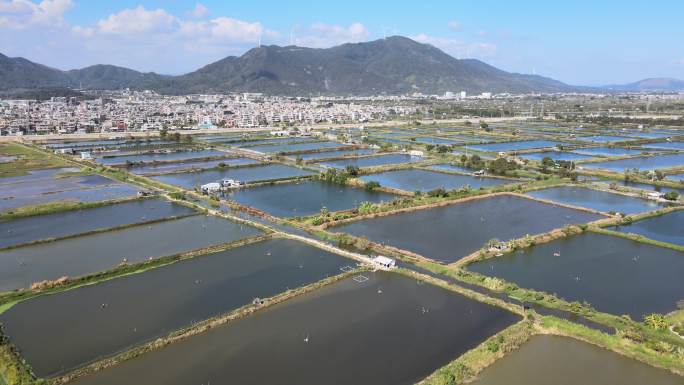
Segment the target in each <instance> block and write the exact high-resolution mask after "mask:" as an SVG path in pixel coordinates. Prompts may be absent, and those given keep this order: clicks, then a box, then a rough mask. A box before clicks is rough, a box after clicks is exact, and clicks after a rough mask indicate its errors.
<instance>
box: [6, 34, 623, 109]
mask: <svg viewBox="0 0 684 385" xmlns="http://www.w3.org/2000/svg"><path fill="white" fill-rule="evenodd" d="M615 87H617V86H615ZM121 88H131V89H150V90H154V91H157V92H159V93H162V94H170V95H174V94H189V93H229V92H260V93H264V94H269V95H292V96H310V95H314V96H315V95H378V94H409V93H414V92H420V93H423V94H443V93H445V92H447V91H453V92H459V91H467V92H468V93H471V94H472V93H480V92H493V93H500V92H509V93H528V92H547V93H548V92H571V91H587V90H590V89H589V88H586V87H576V86H570V85H567V84H565V83H562V82H560V81H557V80H553V79H550V78H546V77H542V76H537V75H526V74H517V73H510V72H506V71H502V70H500V69H498V68H495V67H493V66H491V65H488V64H486V63H484V62H482V61H480V60H476V59H456V58H454V57H452V56H450V55H448V54H446V53H444V52H443V51H441V50H439V49H438V48H436V47H434V46H432V45H429V44H422V43H419V42H416V41H414V40H411V39H409V38H406V37H401V36H393V37H388V38H386V39H380V40H375V41H370V42H363V43H348V44H342V45H339V46H335V47H331V48H305V47H298V46H286V47H280V46H276V45H270V46H263V47H258V48H253V49H251V50H249V51H247V52H246V53H245V54H243V55H242V56H239V57H238V56H229V57H226V58H224V59H221V60H219V61H216V62H214V63H211V64H208V65H206V66H204V67H202V68H200V69H198V70H196V71H194V72H190V73H187V74H184V75H179V76H169V75H160V74H156V73H152V72H149V73H143V72H138V71H135V70H131V69H128V68H123V67H117V66H113V65H94V66H90V67H86V68H82V69H74V70H69V71H61V70H58V69H55V68H51V67H48V66H45V65H42V64H37V63H34V62H31V61H29V60H26V59H24V58H9V57H7V56H4V55H2V54H0V91H2V92H4V93H5V94H6V93H8V92H17V91H19V92H26V91H27V90H29V91H30V90H36V89H50V90H66V89H108V90H112V89H121Z"/></svg>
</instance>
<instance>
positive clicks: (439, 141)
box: [415, 137, 463, 146]
mask: <svg viewBox="0 0 684 385" xmlns="http://www.w3.org/2000/svg"><path fill="white" fill-rule="evenodd" d="M415 142H418V143H423V144H432V145H437V146H439V145H446V146H451V145H455V144H462V143H463V142H462V141H460V140H454V139H446V138H434V137H417V138H416V140H415Z"/></svg>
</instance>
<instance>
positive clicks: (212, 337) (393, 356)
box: [75, 272, 519, 385]
mask: <svg viewBox="0 0 684 385" xmlns="http://www.w3.org/2000/svg"><path fill="white" fill-rule="evenodd" d="M363 276H364V277H366V278H368V279H367V280H365V281H362V280H361V279H357V280H354V279H351V278H349V279H345V280H343V281H340V282H337V283H334V284H331V285H329V286H326V287H323V288H321V289H319V290H316V291H315V292H312V293H308V294H305V295H302V296H299V297H296V298H294V299H291V300H289V301H287V302H284V303H281V304H278V305H275V306H273V307H271V308H267V309H264V310H262V311H259V312H257V313H255V314H253V315H251V316H248V317H246V318H243V319H239V320H236V321H234V322H231V323H229V324H226V325H223V326H220V327H216V328H213V329H212V330H209V331H208V332H206V333H203V334H200V335H197V336H194V337H192V338H189V339H186V340H183V341H179V342H177V343H175V344H172V345H169V346H167V347H165V348H163V349H160V350H156V351H153V352H150V353H148V354H145V355H143V356H140V357H138V358H136V359H132V360H128V361H125V362H123V363H121V364H120V365H117V366H116V367H113V368H110V369H106V370H103V371H101V372H98V373H96V374H94V375H92V376H87V377H84V378H82V379H80V380H77V381H76V382H75V384H79V385H87V384H98V385H114V384H122V383H126V381H128V380H129V379H131V378H135V379H136V381H138V382H140V383H144V384H148V385H153V384H159V385H161V384H165V385H181V384H188V383H199V384H201V383H204V384H208V383H217V384H218V383H225V382H226V379H230V382H231V383H236V384H241V385H252V384H253V385H263V384H282V385H285V384H292V385H309V384H310V385H319V384H327V385H342V384H345V385H346V384H355V385H371V384H372V385H413V384H415V383H417V382H418V381H420V380H421V379H422V378H424V377H426V376H427V375H429V374H430V373H432V372H433V371H434V370H436V369H438V368H440V367H441V366H443V365H445V364H446V363H448V362H450V361H451V360H453V359H455V358H456V357H458V356H459V355H461V354H463V353H464V352H466V351H467V350H469V349H471V348H473V347H475V346H477V345H479V344H480V343H481V342H482V341H484V340H485V339H486V338H488V337H489V336H491V335H492V334H494V333H497V332H498V331H500V330H502V329H504V328H505V327H507V326H509V325H511V324H513V323H515V322H517V321H518V320H519V317H518V316H517V315H514V314H512V313H509V312H507V311H505V310H502V309H499V308H495V307H492V306H489V305H485V304H483V303H479V302H476V301H473V300H471V299H468V298H466V297H463V296H461V295H458V294H456V293H453V292H450V291H447V290H445V289H442V288H438V287H436V286H432V285H429V284H426V283H422V282H419V281H418V282H417V281H416V280H414V279H410V278H407V277H404V276H401V275H397V274H393V273H386V272H377V273H363ZM357 281H362V282H357Z"/></svg>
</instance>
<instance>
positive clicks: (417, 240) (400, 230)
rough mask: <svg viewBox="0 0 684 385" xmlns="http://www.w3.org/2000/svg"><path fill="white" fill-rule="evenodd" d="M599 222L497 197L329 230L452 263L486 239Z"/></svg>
mask: <svg viewBox="0 0 684 385" xmlns="http://www.w3.org/2000/svg"><path fill="white" fill-rule="evenodd" d="M600 218H602V217H601V216H599V215H595V214H590V213H586V212H583V211H578V210H572V209H567V208H564V207H557V206H553V205H548V204H544V203H539V202H536V201H533V200H531V199H525V198H520V197H517V196H511V195H503V196H495V197H491V198H485V199H476V200H473V201H468V202H464V203H459V204H454V205H449V206H444V207H437V208H432V209H427V210H420V211H413V212H409V213H404V214H396V215H389V216H385V217H379V218H373V219H367V220H361V221H356V222H351V223H348V224H345V225H341V226H338V227H334V228H333V230H334V231H340V232H347V233H350V234H353V235H357V236H362V237H367V238H368V239H370V240H372V241H374V242H377V243H383V244H388V245H390V246H395V247H398V248H401V249H405V250H409V251H413V252H416V253H418V254H421V255H424V256H426V257H429V258H432V259H435V260H442V261H446V262H454V261H457V260H459V259H461V258H462V257H465V256H466V255H468V254H470V253H472V252H474V251H476V250H478V249H480V248H481V247H482V246H484V244H485V243H486V242H487V241H489V240H490V239H492V238H498V239H499V240H502V241H503V240H509V239H514V238H519V237H522V236H524V235H525V234H530V235H532V234H539V233H544V232H547V231H550V230H552V229H555V228H559V227H562V226H564V225H566V224H576V223H586V222H591V221H594V220H597V219H600Z"/></svg>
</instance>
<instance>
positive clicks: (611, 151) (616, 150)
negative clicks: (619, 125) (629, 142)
mask: <svg viewBox="0 0 684 385" xmlns="http://www.w3.org/2000/svg"><path fill="white" fill-rule="evenodd" d="M574 152H576V153H578V154H587V155H591V156H624V155H639V154H643V153H644V152H648V151H646V150H641V149H630V148H622V147H593V148H578V149H576V150H574Z"/></svg>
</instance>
